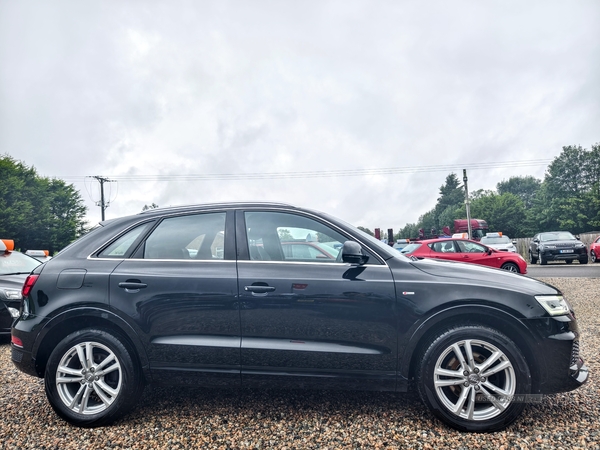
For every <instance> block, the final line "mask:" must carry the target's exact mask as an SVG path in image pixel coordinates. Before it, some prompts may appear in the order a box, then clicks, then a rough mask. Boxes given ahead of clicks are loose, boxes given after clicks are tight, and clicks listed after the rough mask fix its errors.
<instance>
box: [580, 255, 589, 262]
mask: <svg viewBox="0 0 600 450" xmlns="http://www.w3.org/2000/svg"><path fill="white" fill-rule="evenodd" d="M587 263H588V259H587V256H586V257H585V258H581V259H580V260H579V264H587Z"/></svg>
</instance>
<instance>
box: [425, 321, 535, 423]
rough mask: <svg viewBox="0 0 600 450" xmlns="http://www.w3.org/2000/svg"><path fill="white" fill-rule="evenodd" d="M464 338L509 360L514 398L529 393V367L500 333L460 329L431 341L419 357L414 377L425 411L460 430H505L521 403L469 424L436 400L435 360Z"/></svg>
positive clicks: (482, 327) (476, 329) (520, 410)
mask: <svg viewBox="0 0 600 450" xmlns="http://www.w3.org/2000/svg"><path fill="white" fill-rule="evenodd" d="M465 339H479V340H482V341H486V342H488V343H490V344H492V345H494V346H496V347H497V348H498V349H499V350H501V351H502V352H503V353H504V354H505V355H506V356H507V357H508V359H509V360H510V362H511V364H512V366H513V369H514V372H515V377H516V383H517V386H516V390H515V395H527V394H529V393H530V392H531V373H530V370H529V366H528V365H527V362H526V360H525V358H524V356H523V354H522V353H521V352H520V351H519V349H518V348H517V346H516V345H515V344H514V343H513V342H512V341H511V340H510V339H509V338H508V337H506V336H504V335H503V334H502V333H500V332H498V331H496V330H493V329H491V328H487V327H484V326H478V325H468V326H460V327H456V328H453V329H450V330H447V331H445V332H443V333H440V334H439V335H438V337H437V338H436V339H434V340H433V341H432V342H431V343H430V345H429V346H428V347H427V349H426V350H425V351H424V353H423V354H422V358H421V365H420V368H419V370H418V375H417V385H418V389H419V394H420V396H421V399H422V400H423V402H424V403H425V404H426V405H427V406H428V407H429V409H430V410H431V411H432V412H433V414H434V415H436V416H437V417H438V418H439V419H441V420H442V421H443V422H445V423H446V424H448V425H450V426H451V427H453V428H455V429H458V430H461V431H474V432H490V431H497V430H500V429H503V428H505V427H506V426H508V425H509V424H510V423H512V422H513V421H514V420H515V419H516V418H517V417H518V416H519V415H520V414H521V412H522V411H523V409H524V407H525V403H523V402H521V403H511V404H510V405H509V406H508V408H506V410H505V411H504V412H502V413H501V414H499V415H498V416H496V417H494V418H492V419H489V420H484V421H469V420H466V419H463V418H461V417H458V416H456V415H454V414H453V413H452V412H450V411H449V410H448V409H447V408H446V407H445V406H444V405H443V403H442V402H441V401H440V400H439V399H438V397H437V393H436V390H435V386H434V370H435V365H436V363H437V360H438V358H439V357H440V355H441V354H442V352H444V351H445V350H446V349H447V348H448V347H449V346H451V345H452V344H454V343H456V342H459V341H462V340H465Z"/></svg>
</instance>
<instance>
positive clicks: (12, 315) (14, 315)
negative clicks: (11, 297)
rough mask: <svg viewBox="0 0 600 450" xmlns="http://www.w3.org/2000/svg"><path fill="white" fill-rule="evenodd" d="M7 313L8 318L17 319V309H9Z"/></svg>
mask: <svg viewBox="0 0 600 450" xmlns="http://www.w3.org/2000/svg"><path fill="white" fill-rule="evenodd" d="M8 312H9V313H10V316H11V317H12V318H13V319H17V318H18V317H19V310H18V309H15V308H11V307H9V308H8Z"/></svg>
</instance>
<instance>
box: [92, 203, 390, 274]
mask: <svg viewBox="0 0 600 450" xmlns="http://www.w3.org/2000/svg"><path fill="white" fill-rule="evenodd" d="M199 208H200V207H199ZM231 210H233V211H241V212H242V213H245V212H246V211H256V212H259V211H267V212H282V213H291V214H296V215H301V216H305V217H310V218H311V219H313V220H316V221H317V222H321V223H324V224H327V226H329V227H331V228H333V229H334V230H336V231H337V232H338V233H340V234H341V235H343V236H346V237H347V236H348V232H347V231H346V230H344V229H343V228H340V227H339V226H338V225H336V224H334V223H332V222H330V221H329V220H327V219H326V218H324V217H321V216H318V215H316V214H314V213H312V212H310V211H304V210H300V209H295V208H294V207H293V206H289V205H285V204H281V205H274V204H271V205H266V206H260V205H249V206H248V207H244V206H243V205H238V204H236V205H235V206H232V207H227V206H221V207H217V208H214V209H213V208H211V209H198V210H194V209H192V208H190V209H186V210H183V211H174V212H172V213H166V214H164V215H160V216H155V217H143V216H144V214H143V213H140V214H139V215H140V216H141V217H140V220H139V221H136V222H135V223H132V224H131V225H130V226H128V227H127V228H125V229H124V230H122V231H121V232H120V233H119V234H118V235H116V236H113V237H111V238H110V239H108V240H106V241H104V243H102V244H101V245H99V246H98V247H97V248H96V249H95V250H94V251H93V252H91V253H90V254H89V255H88V256H87V258H86V259H87V260H101V261H125V260H130V259H133V258H96V257H94V256H93V255H95V254H96V253H98V252H99V251H100V250H101V249H102V248H104V247H106V246H107V245H109V244H110V243H111V242H113V241H115V240H116V239H118V238H120V237H121V236H122V235H124V234H125V233H127V232H129V231H130V230H131V229H133V228H135V227H137V226H139V225H142V224H144V223H146V222H151V221H162V220H164V219H166V218H171V217H178V216H189V215H194V214H206V213H223V214H227V211H231ZM149 211H150V210H149ZM145 212H146V211H145ZM352 239H353V240H355V241H357V242H359V243H360V244H361V245H362V246H363V247H365V248H367V249H368V250H369V252H370V253H372V254H373V255H375V257H376V258H377V259H378V261H379V262H380V263H381V264H379V265H383V266H386V267H387V263H386V260H385V259H383V258H382V257H381V255H379V253H378V252H377V251H375V250H373V248H372V247H371V246H369V245H368V244H367V243H365V241H363V240H362V239H360V237H359V236H352ZM247 242H248V239H247V237H246V243H247ZM340 251H341V250H340ZM136 260H139V261H190V260H188V259H181V260H178V259H175V260H166V259H159V260H150V259H143V258H136ZM191 261H194V260H191ZM195 261H215V260H195ZM216 261H220V260H216ZM223 261H238V262H240V261H247V260H240V259H237V258H236V259H226V260H223ZM253 262H291V261H253ZM307 264H313V263H307ZM322 264H323V263H322ZM324 264H338V263H324ZM340 264H341V263H340ZM370 266H373V264H371V265H370Z"/></svg>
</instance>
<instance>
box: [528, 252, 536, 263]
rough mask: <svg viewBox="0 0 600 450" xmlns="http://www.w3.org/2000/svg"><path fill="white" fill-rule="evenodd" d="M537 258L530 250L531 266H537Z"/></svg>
mask: <svg viewBox="0 0 600 450" xmlns="http://www.w3.org/2000/svg"><path fill="white" fill-rule="evenodd" d="M537 260H538V259H537V258H536V257H535V256H533V253H531V250H529V263H530V264H535V263H537Z"/></svg>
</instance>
